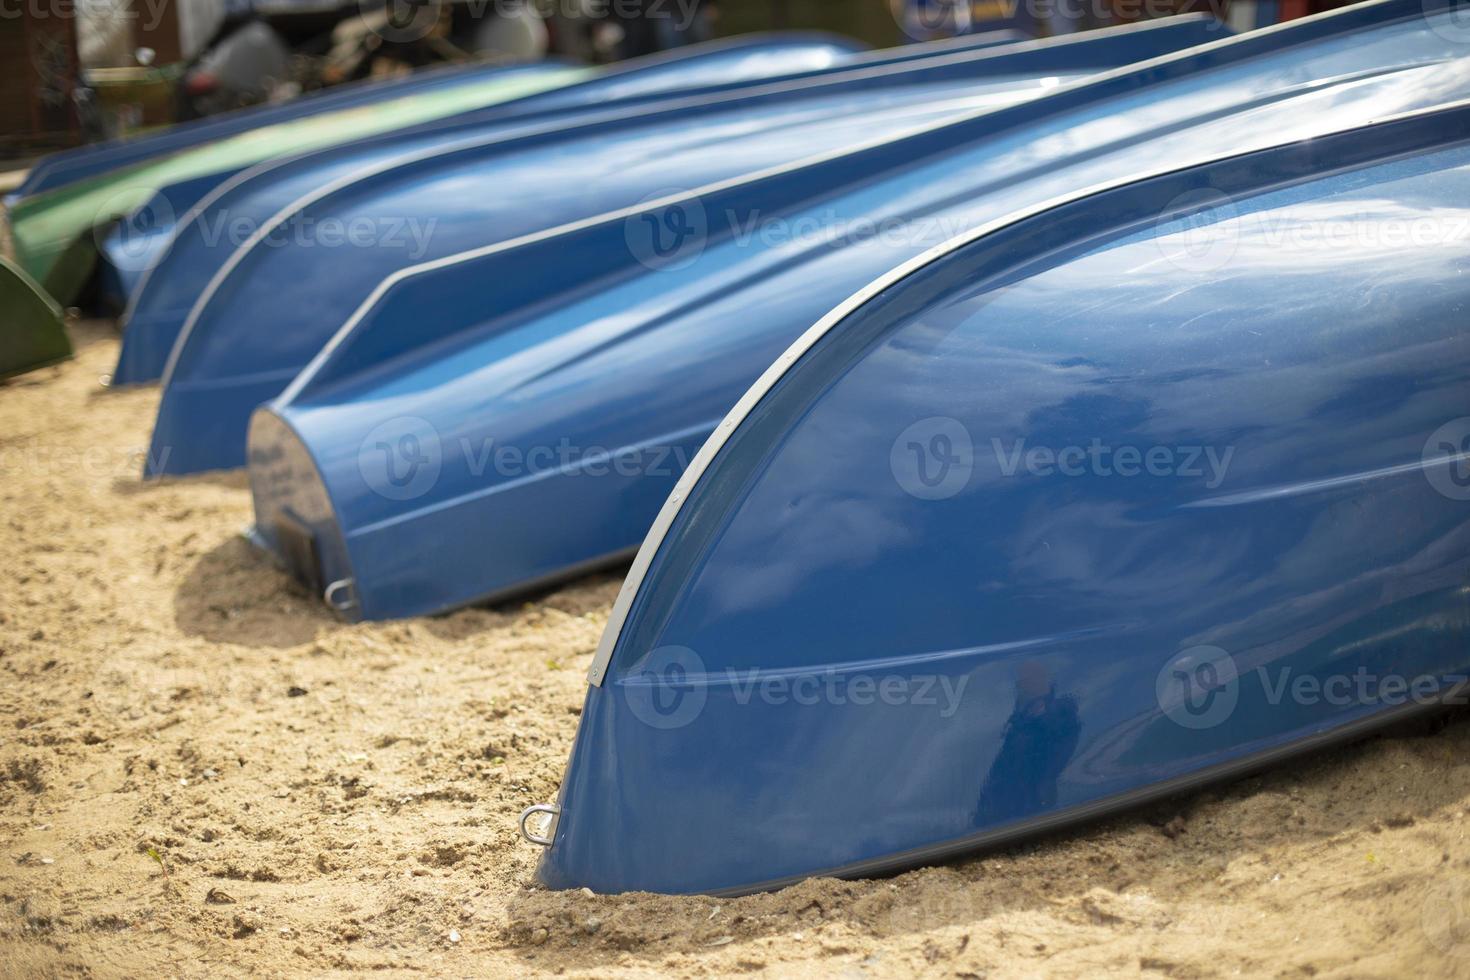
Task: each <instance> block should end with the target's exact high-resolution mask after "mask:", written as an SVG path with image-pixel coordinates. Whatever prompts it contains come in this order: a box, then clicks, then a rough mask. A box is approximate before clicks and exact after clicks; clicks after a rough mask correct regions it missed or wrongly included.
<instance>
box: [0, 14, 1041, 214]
mask: <svg viewBox="0 0 1470 980" xmlns="http://www.w3.org/2000/svg"><path fill="white" fill-rule="evenodd" d="M1011 33H1012V32H1007V34H1011ZM861 48H862V45H860V44H858V43H857V42H855V41H851V40H849V39H847V38H839V37H836V36H835V35H817V34H809V33H799V32H791V33H790V34H785V35H782V34H770V35H751V36H749V37H741V38H732V39H730V40H728V41H719V42H714V43H712V44H710V45H708V46H697V52H696V54H695V57H696V58H698V59H701V60H702V64H701V65H700V69H699V72H698V74H697V76H696V77H693V78H691V79H690V81H691V82H692V83H695V84H712V83H716V82H718V81H721V80H723V81H730V82H734V81H739V80H741V79H743V78H748V77H750V75H751V73H764V74H770V73H773V72H787V71H795V70H798V69H799V68H800V67H802V66H805V67H806V68H808V69H820V68H823V67H826V66H827V65H830V64H832V63H833V62H835V61H837V60H840V59H842V58H844V57H846V56H847V55H849V54H852V53H855V52H857V51H858V50H860V49H861ZM783 49H785V50H783ZM688 50H689V49H686V51H678V52H673V53H671V54H669V55H662V56H656V57H654V58H649V59H642V60H640V61H637V62H630V63H628V65H625V66H619V67H617V68H615V69H613V70H612V72H611V73H612V74H614V75H624V74H625V73H627V72H628V71H629V70H630V69H631V70H632V71H634V72H639V71H641V70H642V69H643V68H645V67H648V66H649V65H653V64H661V63H673V64H679V63H681V62H685V61H687V60H688V54H687V51H688ZM710 54H713V55H714V56H715V57H714V58H713V59H708V58H707V56H708V55H710ZM763 62H764V64H763ZM564 66H565V63H563V62H558V61H555V60H553V61H547V62H540V63H537V64H533V65H510V66H504V65H493V64H478V65H464V66H455V67H446V68H436V69H431V70H428V71H422V72H416V73H414V74H412V75H408V76H405V77H403V78H392V79H382V80H372V81H363V82H352V83H349V84H346V85H340V86H337V87H335V88H331V89H327V90H325V91H322V92H314V93H311V94H309V95H305V96H302V97H300V98H297V99H292V100H290V101H289V102H283V103H280V104H278V105H262V106H252V107H249V108H245V109H239V110H236V111H234V112H229V113H224V114H222V115H218V116H211V117H209V118H207V119H199V120H194V121H192V122H186V123H180V124H179V125H177V126H171V127H169V128H168V129H166V130H164V131H162V132H157V133H149V134H147V135H142V136H133V137H128V138H124V139H116V140H109V141H107V142H105V143H96V144H93V145H90V146H83V147H79V148H78V149H75V150H64V151H62V152H60V153H53V154H51V155H50V156H47V157H44V158H43V159H41V160H40V161H38V162H37V163H36V165H35V166H34V167H32V168H31V169H30V170H29V171H28V172H27V174H26V177H25V180H24V181H23V182H22V183H21V185H20V186H19V187H17V188H16V189H15V190H14V191H13V192H12V193H11V194H10V195H9V196H8V197H7V203H10V202H13V201H18V200H22V199H24V198H27V197H31V196H33V195H36V194H42V193H45V192H47V191H52V190H55V189H57V188H59V187H65V186H66V185H68V184H73V183H77V182H79V181H83V180H88V179H91V178H93V177H98V176H101V175H102V174H105V173H110V172H113V171H116V170H120V169H123V168H126V167H134V166H137V165H138V164H141V163H145V162H147V161H149V160H156V159H158V158H160V157H165V156H169V155H172V154H174V153H179V152H182V151H184V150H188V149H193V148H195V147H199V146H204V145H206V144H208V143H212V142H215V141H217V140H222V139H226V138H228V137H231V136H237V135H239V134H241V133H245V132H249V131H250V130H253V129H260V128H262V127H264V126H273V125H276V124H278V123H284V122H291V121H293V120H296V119H306V118H310V117H311V116H315V115H320V114H322V113H326V112H338V111H340V110H343V109H357V108H366V107H371V106H374V105H381V104H382V103H383V102H386V101H388V100H390V99H397V98H402V97H404V96H408V95H418V94H422V93H425V92H433V91H438V90H442V89H447V88H456V87H459V86H463V85H473V84H477V83H480V82H484V81H491V80H499V79H502V78H505V77H509V76H513V75H535V74H538V73H541V72H544V71H547V70H548V69H552V70H554V69H555V68H557V67H564ZM635 77H636V76H635ZM644 78H646V76H644ZM644 78H638V79H637V80H636V81H635V79H634V78H629V79H628V81H629V82H630V83H631V84H629V85H628V86H627V87H626V88H625V89H624V90H623V91H622V92H620V93H619V95H620V96H622V97H626V96H628V95H633V94H635V93H638V92H639V91H640V90H641V92H642V94H648V93H649V92H650V91H652V89H649V88H646V87H644V85H643V80H644Z"/></svg>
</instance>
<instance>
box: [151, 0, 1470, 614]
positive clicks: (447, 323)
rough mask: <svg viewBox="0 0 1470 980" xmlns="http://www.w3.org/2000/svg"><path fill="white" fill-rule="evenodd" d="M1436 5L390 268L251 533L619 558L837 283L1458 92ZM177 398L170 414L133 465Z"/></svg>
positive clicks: (396, 592) (574, 567) (1396, 0)
mask: <svg viewBox="0 0 1470 980" xmlns="http://www.w3.org/2000/svg"><path fill="white" fill-rule="evenodd" d="M1455 10H1456V8H1449V7H1445V8H1435V9H1434V10H1433V11H1431V13H1430V14H1429V15H1428V16H1426V15H1425V14H1424V12H1423V10H1422V8H1421V6H1420V4H1419V3H1418V2H1417V0H1414V2H1404V0H1385V2H1379V3H1370V4H1364V5H1361V6H1358V7H1353V8H1350V9H1347V10H1344V11H1341V12H1337V13H1334V14H1332V15H1327V16H1322V17H1317V18H1312V19H1308V20H1303V21H1299V22H1294V23H1292V24H1290V25H1284V26H1282V27H1280V28H1277V29H1273V30H1268V31H1262V32H1256V33H1253V34H1249V35H1245V36H1242V37H1239V38H1232V39H1228V40H1224V41H1220V42H1217V43H1213V44H1209V45H1205V46H1203V47H1199V48H1196V49H1191V50H1187V51H1183V52H1179V53H1176V54H1172V55H1165V56H1162V57H1159V58H1156V59H1153V60H1151V61H1149V62H1147V63H1145V64H1141V65H1136V66H1129V67H1125V68H1122V69H1119V70H1116V71H1113V72H1109V73H1107V74H1105V75H1102V76H1099V77H1098V78H1095V79H1091V80H1087V81H1083V82H1079V83H1074V84H1071V85H1063V86H1060V87H1058V88H1057V89H1056V90H1055V91H1054V92H1052V93H1051V94H1049V95H1047V96H1044V97H1042V98H1038V99H1035V100H1032V101H1030V102H1027V103H1024V104H1020V105H1017V106H1012V107H1008V108H1002V109H998V110H989V111H981V112H977V113H973V114H971V115H969V116H967V117H964V118H961V119H959V120H957V121H951V122H946V123H943V124H940V125H935V126H930V127H927V128H924V129H922V130H921V131H919V132H917V133H912V134H908V135H904V136H896V137H888V138H883V139H877V140H874V141H872V142H870V143H869V144H868V145H865V146H861V147H856V148H852V149H848V150H843V151H840V152H834V153H827V154H822V155H820V156H818V157H817V158H815V159H810V160H806V161H801V162H799V163H796V164H789V165H784V166H778V167H774V168H771V169H769V170H768V171H766V172H764V173H762V174H759V175H756V176H752V177H748V178H742V179H738V180H730V181H723V182H717V183H715V184H712V185H708V186H705V187H701V188H696V189H694V190H692V191H691V192H689V193H686V194H679V195H674V196H671V197H668V198H665V199H661V200H659V201H655V202H652V203H650V204H644V205H636V206H633V207H630V208H625V209H622V210H618V211H614V212H611V213H609V214H606V215H603V216H600V217H598V218H595V219H587V220H582V221H578V222H576V223H573V224H571V225H568V226H565V227H562V228H558V229H551V230H548V231H545V232H541V233H539V234H535V235H530V236H527V237H525V238H523V239H521V240H518V241H514V242H510V243H506V244H504V245H500V246H494V247H490V248H485V249H478V250H474V251H471V252H467V253H465V254H463V255H460V256H456V257H453V258H448V259H440V260H437V261H434V262H432V263H427V264H425V265H423V266H421V267H419V268H415V269H410V270H406V271H405V272H402V273H399V274H397V275H395V276H393V277H391V278H390V279H389V280H387V281H385V282H384V283H383V284H382V285H381V286H380V287H379V288H378V289H377V290H376V291H375V292H374V294H373V295H372V296H371V297H370V298H369V299H368V300H367V302H365V303H364V304H363V305H362V306H361V308H360V309H359V310H358V311H357V312H356V313H355V314H354V315H353V316H352V318H351V319H350V320H349V321H348V322H347V324H346V325H345V326H344V327H343V328H342V329H341V330H340V331H339V332H338V333H337V335H336V336H335V337H334V338H333V339H332V341H331V342H330V343H329V344H327V346H326V347H324V348H323V350H322V351H321V353H320V354H319V355H318V356H317V357H316V358H315V360H314V361H313V362H312V363H311V365H310V366H309V367H308V368H307V369H306V370H305V371H304V372H302V373H301V375H300V376H299V377H297V378H296V380H295V381H294V382H293V383H292V385H291V387H290V388H289V389H288V390H287V391H286V392H285V393H284V394H283V395H282V396H281V397H280V398H279V399H277V400H276V401H275V402H274V403H272V404H271V405H269V406H267V407H265V408H263V409H261V410H260V411H258V412H257V413H256V416H255V418H254V420H253V422H252V427H251V433H250V477H251V485H252V489H253V492H254V497H255V513H256V532H257V537H258V539H259V540H260V541H261V542H262V543H263V544H264V545H265V546H266V547H268V548H270V549H272V551H274V552H275V553H276V554H277V555H278V556H279V557H281V558H282V560H284V561H285V562H286V563H287V564H288V565H289V566H290V567H292V568H293V569H294V571H295V573H296V574H297V575H298V576H299V577H300V578H301V579H302V580H303V581H305V582H308V583H310V584H311V585H312V586H313V587H320V588H321V589H323V590H324V591H326V592H327V593H328V597H329V601H331V602H332V603H333V604H334V605H336V606H337V607H338V608H340V609H341V610H342V611H343V612H344V614H346V615H348V616H350V617H353V618H374V619H375V618H384V617H393V616H404V615H413V614H420V613H426V612H433V611H436V610H442V609H447V608H452V607H454V606H457V605H460V604H464V603H468V602H475V601H481V600H484V599H487V598H495V597H502V596H507V595H511V594H515V593H517V592H521V591H525V590H527V589H530V588H534V587H538V586H541V585H544V584H546V583H548V582H554V581H558V580H561V579H564V578H566V577H568V576H572V575H575V574H578V573H580V572H582V571H585V570H586V569H589V568H594V567H598V566H601V565H607V564H611V563H615V562H618V561H622V560H626V559H627V557H628V556H629V555H630V554H631V553H632V551H633V549H634V548H635V547H636V545H637V543H638V542H639V541H640V540H641V539H642V538H643V535H644V534H645V532H646V531H647V529H648V528H649V526H650V525H651V523H652V522H653V520H654V517H655V516H656V515H657V513H658V510H659V507H660V505H661V504H662V503H663V501H664V499H665V498H666V497H667V496H668V494H669V492H670V490H671V489H672V488H673V486H674V482H675V480H676V479H677V477H678V476H679V474H680V472H682V470H683V468H684V466H685V465H686V464H687V461H688V459H689V458H691V457H692V456H693V454H694V453H695V451H696V450H697V449H698V448H699V446H700V445H701V444H703V443H704V441H705V440H706V438H708V437H709V435H710V434H711V432H713V431H714V429H715V426H716V425H717V424H718V422H719V420H720V419H721V417H722V416H723V415H724V414H725V413H726V412H727V411H728V410H729V408H730V406H731V405H733V404H734V403H735V402H736V400H737V399H738V398H739V396H740V394H741V392H743V391H745V390H746V388H747V387H748V386H749V385H750V384H751V383H752V382H753V381H754V380H755V379H756V378H757V377H759V376H760V374H761V372H762V371H763V370H765V368H766V367H767V366H768V365H769V364H770V363H771V361H772V360H773V359H775V358H776V357H777V356H778V355H779V354H780V353H781V351H782V350H784V349H785V348H786V346H787V345H788V344H790V343H791V342H792V340H793V339H794V338H796V337H797V336H799V335H800V334H801V333H802V331H804V330H805V329H807V328H808V327H809V326H810V325H811V324H812V323H814V322H816V321H817V320H819V319H820V318H821V317H822V316H823V315H824V314H825V313H826V312H827V311H828V310H830V309H832V308H833V307H834V306H836V305H837V304H839V303H840V302H841V301H842V300H843V299H844V298H846V297H847V296H850V295H852V294H853V293H855V292H858V291H859V290H861V289H862V288H863V287H864V286H866V285H867V284H868V283H870V282H872V281H873V280H874V279H875V278H877V277H879V276H881V275H883V274H884V273H885V272H887V271H888V270H890V269H892V268H893V267H895V266H897V265H900V264H902V263H903V262H905V261H909V260H911V259H913V258H914V257H916V256H918V255H921V254H923V253H924V252H925V251H926V250H927V249H929V248H931V247H934V246H936V245H938V244H940V243H942V242H944V241H947V240H949V239H951V238H953V237H954V236H955V235H957V234H961V233H963V232H965V231H966V230H967V229H973V228H977V227H980V226H983V225H985V224H986V223H987V222H990V221H994V220H996V219H998V218H1000V217H1002V216H1004V215H1006V214H1009V213H1012V212H1014V211H1016V210H1017V209H1018V208H1024V207H1028V206H1033V205H1035V204H1038V203H1040V202H1043V201H1047V200H1050V199H1053V198H1055V197H1058V196H1059V195H1063V194H1066V193H1070V192H1073V191H1075V190H1076V189H1077V188H1080V187H1085V186H1089V185H1092V184H1096V183H1099V182H1102V181H1106V180H1115V179H1118V178H1119V177H1120V176H1126V175H1129V174H1138V173H1144V172H1147V171H1149V170H1151V169H1154V168H1157V167H1158V165H1159V164H1160V162H1161V161H1175V162H1178V163H1181V164H1182V163H1185V162H1188V161H1190V160H1193V159H1208V158H1213V157H1218V156H1220V155H1221V154H1227V153H1238V152H1242V151H1244V150H1247V149H1250V148H1252V147H1255V146H1261V145H1264V144H1267V143H1274V142H1278V141H1281V140H1284V139H1293V138H1301V139H1308V138H1310V137H1312V136H1314V135H1318V134H1322V133H1329V132H1333V131H1336V130H1339V129H1343V128H1345V127H1352V126H1356V125H1362V124H1364V123H1366V122H1369V121H1371V120H1373V119H1377V118H1382V117H1385V116H1388V115H1393V114H1396V113H1401V112H1406V111H1412V110H1416V109H1420V108H1424V107H1428V106H1435V105H1439V104H1443V103H1445V102H1446V101H1448V100H1452V99H1455V98H1458V97H1460V96H1463V95H1465V94H1466V93H1467V92H1470V47H1467V46H1466V45H1465V44H1463V43H1461V41H1460V40H1459V39H1458V38H1457V37H1456V36H1455V32H1454V30H1453V18H1454V16H1455ZM1161 203H1162V202H1161ZM181 393H182V392H181ZM181 393H176V392H175V391H174V390H173V389H172V388H171V389H170V391H169V392H168V393H166V395H165V401H166V403H167V401H168V399H170V398H174V397H179V396H180V394H181ZM176 405H177V406H179V407H184V406H187V405H188V402H187V401H186V400H185V399H184V398H182V397H180V400H179V401H177V402H176ZM202 414H203V412H202V410H199V409H193V410H185V411H179V410H178V409H175V411H174V414H172V415H171V416H169V417H170V418H172V419H174V420H178V421H174V422H170V423H169V425H167V426H161V427H160V430H159V432H158V433H156V435H155V443H154V453H153V456H154V458H158V456H159V453H160V452H166V451H171V450H170V447H172V446H174V445H178V444H183V443H184V442H186V441H188V439H189V438H191V437H190V436H189V435H188V434H189V432H190V431H191V429H192V427H191V426H188V425H186V424H185V423H184V421H183V420H186V419H190V418H197V417H198V416H200V415H202ZM855 533H856V532H855ZM752 574H753V575H754V574H757V573H755V572H752Z"/></svg>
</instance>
